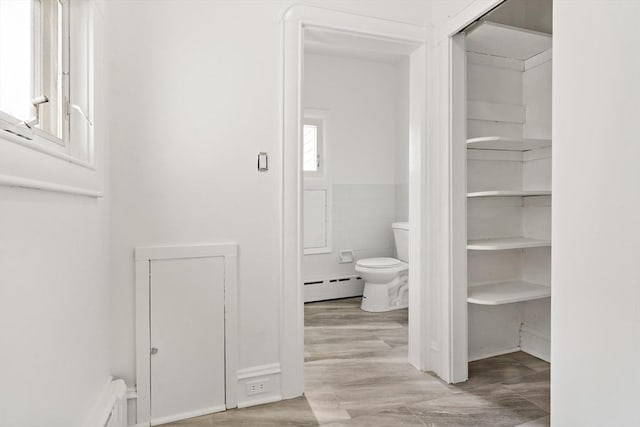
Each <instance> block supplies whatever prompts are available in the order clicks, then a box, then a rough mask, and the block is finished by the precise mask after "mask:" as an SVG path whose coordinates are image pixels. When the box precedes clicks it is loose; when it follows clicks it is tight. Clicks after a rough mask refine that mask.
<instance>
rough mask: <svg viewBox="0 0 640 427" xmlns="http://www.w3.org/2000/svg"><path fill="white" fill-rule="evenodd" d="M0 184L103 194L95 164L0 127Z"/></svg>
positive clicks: (83, 193)
mask: <svg viewBox="0 0 640 427" xmlns="http://www.w3.org/2000/svg"><path fill="white" fill-rule="evenodd" d="M0 186H3V187H19V188H29V189H34V190H41V191H49V192H55V193H66V194H73V195H78V196H85V197H94V198H97V197H102V190H101V188H100V179H99V172H98V168H97V167H96V165H95V164H91V163H88V162H85V161H83V160H81V159H78V158H76V157H73V156H72V155H69V154H67V153H66V152H63V151H59V150H56V149H54V148H49V147H47V145H46V144H40V143H38V141H33V140H26V139H24V138H21V137H19V136H17V135H13V134H11V133H9V132H6V131H4V130H0Z"/></svg>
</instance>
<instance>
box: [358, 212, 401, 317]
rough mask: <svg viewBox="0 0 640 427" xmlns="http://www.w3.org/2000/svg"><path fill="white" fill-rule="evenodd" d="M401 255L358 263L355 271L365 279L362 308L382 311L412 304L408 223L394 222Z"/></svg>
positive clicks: (362, 260)
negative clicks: (410, 298)
mask: <svg viewBox="0 0 640 427" xmlns="http://www.w3.org/2000/svg"><path fill="white" fill-rule="evenodd" d="M391 227H392V228H393V235H394V239H395V243H396V252H397V254H398V258H388V257H381V258H364V259H361V260H358V262H356V271H357V272H358V273H359V275H360V277H362V279H363V280H364V293H363V295H362V305H361V308H362V310H364V311H370V312H383V311H391V310H399V309H402V308H407V306H408V305H409V298H408V296H409V280H408V279H409V264H407V260H408V252H409V224H408V223H406V222H396V223H393V224H392V225H391Z"/></svg>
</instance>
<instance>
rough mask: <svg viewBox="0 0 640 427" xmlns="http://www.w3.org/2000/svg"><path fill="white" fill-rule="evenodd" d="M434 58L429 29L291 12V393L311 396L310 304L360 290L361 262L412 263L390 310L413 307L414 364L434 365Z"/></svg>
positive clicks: (286, 232)
mask: <svg viewBox="0 0 640 427" xmlns="http://www.w3.org/2000/svg"><path fill="white" fill-rule="evenodd" d="M425 62H426V50H425V29H424V28H423V27H418V26H414V25H410V24H402V23H396V22H390V21H385V20H380V19H375V18H368V17H362V16H356V15H350V14H346V13H341V12H335V11H328V10H324V9H319V8H311V7H306V6H295V7H293V8H291V9H290V10H289V11H288V13H287V16H286V17H285V79H284V82H285V87H284V95H285V107H284V176H283V202H284V203H283V209H284V212H283V218H284V224H283V242H284V248H283V257H284V258H283V310H282V311H283V317H282V320H283V323H282V343H281V344H282V349H283V351H282V354H281V366H282V392H283V397H285V398H286V397H295V396H299V395H301V394H302V393H303V391H304V355H305V352H304V302H305V301H307V302H310V301H313V300H315V301H318V300H330V299H335V298H346V297H359V296H360V295H362V293H363V291H364V280H363V275H364V273H363V272H361V271H356V262H357V261H358V260H359V259H362V258H386V261H389V260H391V259H394V260H395V261H396V263H397V264H398V266H403V265H406V264H408V265H409V266H410V267H409V269H408V274H406V271H405V276H406V277H405V278H404V286H402V284H400V285H398V286H389V287H388V289H389V290H390V292H389V293H390V294H391V293H394V292H395V294H394V296H395V299H394V298H388V299H387V303H389V304H392V305H394V307H393V308H398V309H400V310H402V308H400V307H401V306H403V305H404V306H405V307H406V306H407V305H408V306H409V307H408V309H409V314H408V316H409V319H408V324H409V326H408V328H407V329H408V332H406V333H408V350H406V360H407V361H408V362H410V363H411V364H413V365H414V366H415V367H417V368H418V369H420V370H426V367H427V360H426V354H425V353H424V351H423V349H424V348H425V346H424V342H426V339H427V337H426V330H427V329H426V324H425V322H424V321H423V319H424V317H425V313H424V311H426V305H425V304H424V303H423V300H424V297H425V296H426V292H425V289H424V288H423V284H425V283H426V282H425V280H424V278H423V273H424V269H423V266H422V261H423V258H424V256H423V255H424V250H423V245H424V242H425V239H424V238H423V236H424V231H425V229H424V227H423V220H422V217H423V214H424V204H425V197H424V193H425V191H424V188H423V183H424V180H423V179H422V178H423V171H424V140H425V125H424V123H425V109H424V108H425V107H424V101H425V81H426V76H425ZM398 87H402V89H403V90H396V89H397V88H398ZM389 103H391V104H392V105H389ZM396 105H402V106H403V108H400V109H396V108H395V107H396ZM389 114H391V115H392V116H393V117H389ZM400 122H402V124H400ZM396 153H403V154H398V155H396ZM396 161H397V165H396ZM409 200H410V203H409ZM396 202H397V203H396ZM398 222H402V223H404V226H405V229H406V225H407V224H408V225H409V227H410V237H409V241H408V243H407V245H406V246H407V250H406V252H408V256H406V255H405V257H406V258H407V260H406V261H408V263H407V262H406V261H405V262H402V261H400V260H398V258H396V256H397V255H398V253H397V252H396V250H395V243H394V240H393V229H392V224H394V223H398ZM396 225H397V224H396ZM405 231H406V230H405ZM398 270H400V269H398ZM404 270H406V268H404ZM407 279H408V281H407ZM373 300H374V298H370V299H369V301H373ZM391 300H393V301H391ZM389 301H391V302H389ZM351 305H352V306H353V307H350V308H354V309H357V310H360V308H359V305H360V301H357V302H356V303H355V305H354V304H353V302H351ZM404 310H406V308H404ZM398 311H399V310H398Z"/></svg>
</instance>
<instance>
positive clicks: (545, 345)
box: [520, 325, 551, 362]
mask: <svg viewBox="0 0 640 427" xmlns="http://www.w3.org/2000/svg"><path fill="white" fill-rule="evenodd" d="M520 349H521V350H522V351H524V352H525V353H529V354H531V355H532V356H535V357H537V358H538V359H542V360H544V361H545V362H551V338H550V337H546V336H543V335H541V334H540V333H538V332H537V331H534V330H533V329H531V328H527V327H526V326H524V325H523V326H522V327H521V328H520Z"/></svg>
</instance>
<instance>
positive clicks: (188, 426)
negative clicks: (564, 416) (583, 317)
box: [167, 298, 549, 427]
mask: <svg viewBox="0 0 640 427" xmlns="http://www.w3.org/2000/svg"><path fill="white" fill-rule="evenodd" d="M359 307H360V299H359V298H351V299H345V300H337V301H329V302H319V303H313V304H307V305H305V390H306V392H305V396H304V397H300V398H298V399H292V400H286V401H282V402H278V403H272V404H269V405H262V406H254V407H251V408H245V409H234V410H230V411H226V412H221V413H218V414H213V415H208V416H204V417H198V418H192V419H189V420H185V421H181V422H178V423H172V424H167V426H174V427H212V426H264V427H270V426H318V425H322V426H372V427H374V426H430V427H431V426H433V427H435V426H492V427H493V426H495V427H500V426H521V427H525V426H527V427H531V426H548V425H549V364H548V363H546V362H544V361H542V360H540V359H536V358H535V357H532V356H530V355H528V354H526V353H522V352H518V353H511V354H508V355H504V356H498V357H493V358H490V359H485V360H482V361H478V362H473V363H471V364H470V365H469V376H470V380H469V381H468V382H466V383H464V384H459V385H455V386H452V385H447V384H445V383H443V382H442V381H440V380H439V379H438V378H436V377H435V376H433V375H431V374H428V373H423V372H418V371H416V370H415V369H414V368H413V367H412V366H410V365H409V364H408V363H407V361H406V358H407V310H398V311H392V312H388V313H376V314H373V313H366V312H363V311H362V310H360V308H359Z"/></svg>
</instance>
